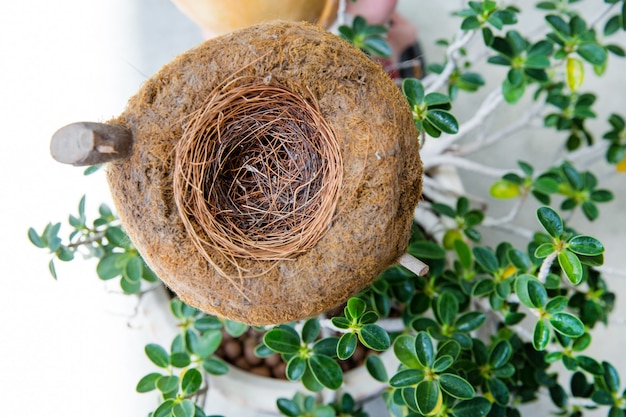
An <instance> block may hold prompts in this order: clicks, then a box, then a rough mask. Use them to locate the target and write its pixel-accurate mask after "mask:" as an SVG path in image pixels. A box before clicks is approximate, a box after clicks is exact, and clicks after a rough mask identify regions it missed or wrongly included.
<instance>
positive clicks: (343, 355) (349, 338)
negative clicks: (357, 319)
mask: <svg viewBox="0 0 626 417" xmlns="http://www.w3.org/2000/svg"><path fill="white" fill-rule="evenodd" d="M357 340H358V338H357V336H356V334H354V333H344V334H343V335H341V337H340V338H339V343H337V357H338V358H339V359H341V360H342V361H343V360H346V359H348V358H349V357H350V356H352V354H353V353H354V351H355V350H356V345H357Z"/></svg>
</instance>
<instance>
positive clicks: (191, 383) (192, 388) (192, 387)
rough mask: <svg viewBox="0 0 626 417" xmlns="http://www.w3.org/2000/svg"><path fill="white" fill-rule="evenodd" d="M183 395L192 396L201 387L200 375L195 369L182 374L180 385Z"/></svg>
mask: <svg viewBox="0 0 626 417" xmlns="http://www.w3.org/2000/svg"><path fill="white" fill-rule="evenodd" d="M180 386H181V388H182V389H183V394H184V395H189V394H193V393H194V392H196V391H198V390H199V389H200V387H201V386H202V374H201V373H200V371H198V370H197V369H196V368H189V369H187V370H186V371H185V372H184V373H183V378H182V380H181V383H180Z"/></svg>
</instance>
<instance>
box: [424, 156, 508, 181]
mask: <svg viewBox="0 0 626 417" xmlns="http://www.w3.org/2000/svg"><path fill="white" fill-rule="evenodd" d="M441 165H452V166H454V167H457V168H461V169H465V170H467V171H472V172H476V173H479V174H483V175H486V176H488V177H494V178H500V177H502V176H503V175H504V174H508V173H510V172H514V171H512V170H510V169H499V168H492V167H490V166H488V165H483V164H481V163H478V162H475V161H472V160H470V159H465V158H460V157H458V156H454V155H449V154H446V155H438V156H431V157H429V158H425V159H424V170H425V171H428V170H429V169H431V168H435V167H438V166H441Z"/></svg>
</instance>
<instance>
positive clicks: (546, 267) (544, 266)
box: [537, 251, 559, 284]
mask: <svg viewBox="0 0 626 417" xmlns="http://www.w3.org/2000/svg"><path fill="white" fill-rule="evenodd" d="M558 254H559V253H558V252H557V251H554V252H552V253H551V254H550V255H548V256H546V259H544V260H543V262H542V263H541V268H539V274H538V275H537V279H539V282H541V283H542V284H545V283H546V279H547V278H548V275H549V274H550V268H551V267H552V264H553V263H554V261H555V259H556V257H557V256H558Z"/></svg>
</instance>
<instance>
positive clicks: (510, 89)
mask: <svg viewBox="0 0 626 417" xmlns="http://www.w3.org/2000/svg"><path fill="white" fill-rule="evenodd" d="M525 91H526V82H525V81H524V80H523V79H522V81H521V82H520V83H519V84H517V85H514V84H512V83H511V81H509V79H508V78H505V79H504V81H503V82H502V95H503V96H504V100H506V102H507V103H510V104H514V103H517V102H518V101H519V100H520V99H521V98H522V96H523V95H524V92H525Z"/></svg>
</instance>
